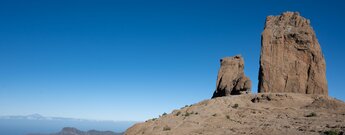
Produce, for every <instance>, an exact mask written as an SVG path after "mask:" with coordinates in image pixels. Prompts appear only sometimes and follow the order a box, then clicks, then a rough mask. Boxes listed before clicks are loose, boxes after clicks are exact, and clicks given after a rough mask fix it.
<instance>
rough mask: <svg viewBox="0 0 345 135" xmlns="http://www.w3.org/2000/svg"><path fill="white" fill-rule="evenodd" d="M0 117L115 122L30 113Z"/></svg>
mask: <svg viewBox="0 0 345 135" xmlns="http://www.w3.org/2000/svg"><path fill="white" fill-rule="evenodd" d="M0 119H26V120H74V121H106V122H115V121H112V120H90V119H79V118H66V117H47V116H43V115H41V114H37V113H36V114H30V115H8V116H0Z"/></svg>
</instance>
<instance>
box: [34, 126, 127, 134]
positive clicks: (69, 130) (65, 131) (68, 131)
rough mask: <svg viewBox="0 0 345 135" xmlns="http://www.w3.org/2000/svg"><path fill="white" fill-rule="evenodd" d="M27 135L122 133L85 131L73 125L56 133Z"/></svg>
mask: <svg viewBox="0 0 345 135" xmlns="http://www.w3.org/2000/svg"><path fill="white" fill-rule="evenodd" d="M28 135H123V133H115V132H112V131H97V130H89V131H87V132H84V131H80V130H78V129H76V128H73V127H65V128H63V129H62V130H61V131H60V132H58V133H52V134H28Z"/></svg>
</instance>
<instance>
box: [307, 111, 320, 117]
mask: <svg viewBox="0 0 345 135" xmlns="http://www.w3.org/2000/svg"><path fill="white" fill-rule="evenodd" d="M315 116H317V115H316V113H315V112H312V113H310V114H308V115H306V116H305V117H315Z"/></svg>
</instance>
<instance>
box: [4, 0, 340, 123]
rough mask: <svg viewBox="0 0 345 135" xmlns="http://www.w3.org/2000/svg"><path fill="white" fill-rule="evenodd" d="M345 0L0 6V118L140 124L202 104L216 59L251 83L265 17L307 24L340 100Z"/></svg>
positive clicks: (12, 1)
mask: <svg viewBox="0 0 345 135" xmlns="http://www.w3.org/2000/svg"><path fill="white" fill-rule="evenodd" d="M344 7H345V2H344V1H342V0H339V1H329V0H327V1H325V0H323V1H316V0H280V1H278V0H252V1H248V0H237V1H230V0H209V1H205V0H193V1H192V0H171V1H168V0H156V1H153V0H138V1H135V0H109V1H103V0H94V1H88V0H79V1H76V0H48V1H47V0H42V1H37V0H30V1H28V0H23V1H18V0H1V1H0V115H26V114H32V113H39V114H42V115H46V116H62V117H74V118H88V119H100V120H135V121H137V120H145V119H149V118H153V117H157V116H158V115H159V114H162V113H164V112H171V111H172V110H173V109H177V108H180V107H182V106H184V105H187V104H192V103H196V102H199V101H201V100H204V99H209V98H210V97H211V96H212V93H213V91H214V89H215V85H216V77H217V72H218V68H219V59H220V58H222V57H225V56H232V55H236V54H242V55H243V56H244V59H245V73H246V74H247V75H248V76H249V77H250V78H251V79H252V81H253V83H254V86H253V87H254V88H253V92H256V91H257V82H258V81H257V78H258V70H259V57H260V40H261V39H260V35H261V32H262V30H263V25H264V21H265V18H266V16H268V15H279V14H280V13H281V12H283V11H299V12H300V13H301V15H302V16H304V17H306V18H308V19H310V20H311V24H312V26H313V28H314V30H315V31H316V34H317V37H318V39H319V42H320V44H321V47H322V49H323V52H324V55H325V58H326V63H327V79H328V84H329V94H330V95H331V96H333V97H335V98H338V99H341V100H343V101H344V100H345V90H344V86H343V83H344V79H343V77H344V76H345V72H344V67H345V64H344V52H345V46H344V45H343V44H344V38H345V34H344V32H345V27H344V24H345V8H344Z"/></svg>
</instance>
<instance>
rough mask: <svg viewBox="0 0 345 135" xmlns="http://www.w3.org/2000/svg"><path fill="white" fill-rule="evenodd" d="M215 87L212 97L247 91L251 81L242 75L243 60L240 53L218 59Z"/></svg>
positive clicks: (249, 88)
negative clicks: (219, 64) (218, 67)
mask: <svg viewBox="0 0 345 135" xmlns="http://www.w3.org/2000/svg"><path fill="white" fill-rule="evenodd" d="M220 63H221V66H220V70H219V72H218V78H217V88H216V91H215V92H214V93H213V96H212V98H215V97H221V96H229V95H239V94H243V93H249V92H250V90H251V81H250V79H249V78H248V77H246V76H245V75H244V71H243V69H244V61H243V58H242V57H241V55H236V56H234V57H226V58H223V59H221V60H220Z"/></svg>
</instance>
